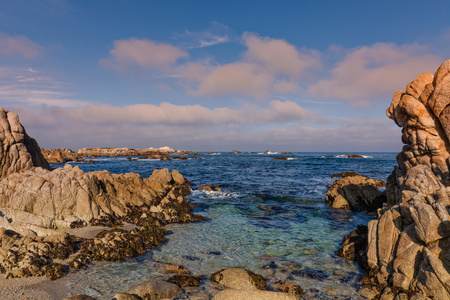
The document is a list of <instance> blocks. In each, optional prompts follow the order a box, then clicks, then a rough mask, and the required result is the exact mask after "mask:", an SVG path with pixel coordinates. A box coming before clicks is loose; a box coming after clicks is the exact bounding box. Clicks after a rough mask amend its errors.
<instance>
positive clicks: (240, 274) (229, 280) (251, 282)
mask: <svg viewBox="0 0 450 300" xmlns="http://www.w3.org/2000/svg"><path fill="white" fill-rule="evenodd" d="M211 281H213V282H216V283H218V284H220V285H221V286H223V287H226V288H230V289H235V290H246V291H249V290H265V289H266V288H267V284H266V279H265V278H264V277H262V276H261V275H259V274H255V273H253V272H252V271H249V270H245V269H241V268H229V269H223V270H220V271H218V272H216V273H214V274H212V275H211Z"/></svg>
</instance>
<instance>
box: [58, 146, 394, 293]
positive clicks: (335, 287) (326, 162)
mask: <svg viewBox="0 0 450 300" xmlns="http://www.w3.org/2000/svg"><path fill="white" fill-rule="evenodd" d="M325 155H334V156H339V157H333V158H326V157H325ZM275 156H279V155H275V154H260V153H242V154H231V153H217V154H215V155H207V154H203V155H195V157H201V158H203V159H200V160H199V159H189V160H174V161H158V160H138V161H127V160H126V158H125V157H119V158H115V157H102V158H97V159H95V161H97V162H98V163H97V164H86V163H73V164H74V165H79V166H80V167H81V168H82V169H83V170H84V171H87V172H88V171H94V170H103V169H106V170H109V171H111V172H112V173H126V172H136V173H140V174H141V175H142V176H143V177H148V176H150V174H151V173H152V172H153V170H154V169H160V168H169V170H174V169H176V170H178V171H180V172H181V173H182V174H183V175H184V176H185V177H186V178H187V179H188V180H189V181H190V182H191V183H192V184H193V187H192V189H193V193H192V194H191V195H190V196H189V197H188V198H190V199H191V201H192V202H193V203H196V204H198V205H199V206H198V207H197V208H196V209H195V211H194V212H195V213H197V214H200V215H203V216H205V217H207V218H208V221H206V222H201V223H192V224H173V225H169V226H167V227H166V228H167V229H169V230H171V231H172V232H173V233H172V234H170V235H168V236H167V238H168V242H166V243H165V244H164V245H162V246H160V247H159V248H157V249H154V250H151V251H149V253H148V254H146V255H143V256H140V257H138V258H135V259H131V260H129V261H125V262H120V263H99V264H96V265H95V266H92V267H91V268H89V269H87V270H84V271H81V272H80V273H79V274H82V277H83V281H84V284H87V285H88V286H87V287H86V288H85V292H86V293H88V294H90V295H92V296H94V297H98V298H99V299H110V298H111V296H112V295H114V294H115V293H117V292H119V291H126V290H128V289H129V288H130V287H131V286H133V285H135V284H138V283H140V282H142V281H143V280H144V279H145V278H148V277H151V276H155V275H159V273H158V272H157V270H156V269H155V267H154V263H153V261H158V262H164V263H173V264H182V265H184V266H185V267H187V268H188V269H189V270H191V272H192V273H194V274H195V275H210V274H211V273H213V272H215V271H218V270H220V269H223V268H227V267H244V268H247V269H250V270H253V271H255V272H257V273H259V274H262V275H264V276H268V277H273V278H274V279H277V280H280V279H281V280H284V279H286V278H289V279H290V280H293V281H296V282H297V283H298V284H300V286H302V287H303V288H304V289H317V290H319V291H320V292H321V293H322V296H323V298H325V299H327V298H329V299H333V298H336V297H337V298H338V299H339V298H342V297H344V298H345V297H350V298H354V299H356V298H358V296H357V294H356V288H355V287H356V285H357V278H358V277H359V275H360V274H361V270H360V269H359V268H358V266H357V265H356V264H355V263H351V262H347V261H345V260H343V259H341V258H340V257H337V256H336V251H337V250H338V248H339V246H340V244H341V241H342V238H343V237H344V236H345V235H346V234H347V233H349V232H350V231H351V230H353V229H354V228H355V227H356V225H358V224H367V222H368V221H369V220H370V219H371V217H369V216H367V215H365V214H363V213H356V212H349V211H342V210H336V209H332V208H329V207H327V206H326V205H325V194H326V191H327V188H326V186H327V185H328V184H331V183H332V181H333V180H332V178H331V175H332V174H334V173H342V172H345V171H355V172H357V173H360V174H362V175H366V176H369V177H371V178H375V179H382V180H386V178H387V176H388V175H389V174H390V173H391V171H392V169H393V166H394V165H395V164H396V162H395V154H394V153H365V154H364V156H365V158H363V159H349V158H345V157H343V155H342V154H341V153H295V154H287V155H284V156H286V157H288V158H289V160H287V161H280V160H274V159H273V158H274V157H275ZM53 166H54V167H58V166H59V165H56V164H55V165H53ZM203 184H213V185H215V186H220V187H222V188H223V191H222V192H203V191H198V190H197V188H198V187H199V186H200V185H203Z"/></svg>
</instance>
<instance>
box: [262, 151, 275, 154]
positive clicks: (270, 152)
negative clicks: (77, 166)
mask: <svg viewBox="0 0 450 300" xmlns="http://www.w3.org/2000/svg"><path fill="white" fill-rule="evenodd" d="M258 154H280V153H279V152H272V151H268V152H261V153H258Z"/></svg>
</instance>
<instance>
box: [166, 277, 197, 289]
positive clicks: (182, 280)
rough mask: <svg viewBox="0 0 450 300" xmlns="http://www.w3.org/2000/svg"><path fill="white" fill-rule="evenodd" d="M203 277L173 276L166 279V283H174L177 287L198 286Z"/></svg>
mask: <svg viewBox="0 0 450 300" xmlns="http://www.w3.org/2000/svg"><path fill="white" fill-rule="evenodd" d="M202 279H203V276H191V275H175V276H172V277H170V278H169V279H167V280H166V281H167V282H170V283H174V284H176V285H178V286H179V287H186V286H199V285H200V281H201V280H202Z"/></svg>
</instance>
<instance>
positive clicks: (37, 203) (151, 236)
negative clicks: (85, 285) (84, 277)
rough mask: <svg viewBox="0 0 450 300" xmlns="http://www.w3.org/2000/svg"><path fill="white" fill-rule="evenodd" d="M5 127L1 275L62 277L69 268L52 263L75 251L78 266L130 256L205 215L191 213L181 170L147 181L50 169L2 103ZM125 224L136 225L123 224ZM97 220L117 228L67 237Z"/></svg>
mask: <svg viewBox="0 0 450 300" xmlns="http://www.w3.org/2000/svg"><path fill="white" fill-rule="evenodd" d="M0 130H1V131H2V132H1V135H0V145H1V150H0V151H1V152H0V161H1V165H0V171H1V176H0V273H8V277H28V276H36V275H38V276H39V275H47V276H49V277H51V278H52V279H56V278H59V277H61V276H63V275H64V273H65V272H66V271H67V269H68V266H67V264H65V265H61V264H59V263H55V262H54V261H53V260H54V259H56V258H58V259H63V260H64V259H68V258H69V256H70V255H72V256H71V261H68V264H69V265H70V267H72V268H75V269H77V268H79V267H81V266H83V265H85V264H87V263H89V261H91V260H121V259H124V258H128V257H133V256H136V255H139V254H143V253H144V252H145V249H146V248H148V247H153V246H156V245H159V244H161V243H162V242H164V241H165V238H164V237H163V235H164V233H166V231H165V230H164V229H162V228H160V227H161V226H163V225H166V224H169V223H177V222H194V221H202V220H204V218H203V217H202V216H199V215H195V214H192V213H191V210H192V209H193V208H194V207H195V206H194V205H192V204H190V203H188V201H187V199H186V198H185V197H186V196H187V195H189V194H190V188H189V186H190V183H189V181H188V180H186V178H184V177H183V175H181V174H180V173H179V172H178V171H176V170H174V171H172V172H171V173H170V172H169V170H168V169H162V170H154V171H153V174H152V175H151V176H150V177H149V178H148V179H143V178H141V176H140V175H139V174H136V173H127V174H111V173H110V172H108V171H96V172H90V173H85V172H83V171H82V170H81V169H80V168H79V167H78V166H76V167H72V166H71V165H68V164H67V165H66V166H65V167H64V168H58V169H55V170H50V166H49V164H48V163H47V162H46V160H45V159H44V157H43V155H42V153H41V151H40V148H39V146H38V144H37V142H36V141H35V140H34V139H32V138H30V137H29V136H28V135H27V134H26V132H25V129H24V128H23V126H22V125H21V124H20V123H19V118H18V116H17V114H14V113H11V112H8V111H6V110H4V109H2V108H0ZM124 223H128V224H132V225H133V226H131V230H125V229H124V228H125V227H124V228H118V227H120V226H122V225H123V224H124ZM96 225H98V226H108V227H114V228H113V229H111V230H109V231H103V232H100V233H98V234H97V235H96V236H95V237H82V236H73V235H70V234H68V233H74V230H75V229H77V228H79V227H85V226H96ZM129 227H130V226H128V227H127V228H129ZM70 230H72V231H70ZM75 253H76V254H75ZM73 254H75V255H73Z"/></svg>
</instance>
